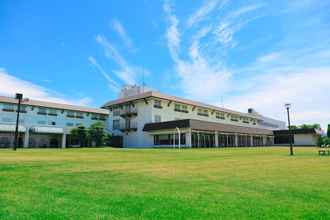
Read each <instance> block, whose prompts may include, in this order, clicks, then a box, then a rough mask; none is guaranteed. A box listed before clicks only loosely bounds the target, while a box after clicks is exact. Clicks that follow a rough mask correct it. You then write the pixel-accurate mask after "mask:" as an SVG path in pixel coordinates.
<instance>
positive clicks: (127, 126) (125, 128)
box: [119, 122, 137, 132]
mask: <svg viewBox="0 0 330 220" xmlns="http://www.w3.org/2000/svg"><path fill="white" fill-rule="evenodd" d="M119 130H120V131H122V132H131V131H137V122H130V123H121V124H120V126H119Z"/></svg>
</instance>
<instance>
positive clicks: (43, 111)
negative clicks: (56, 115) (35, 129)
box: [38, 107, 47, 115]
mask: <svg viewBox="0 0 330 220" xmlns="http://www.w3.org/2000/svg"><path fill="white" fill-rule="evenodd" d="M38 115H47V109H46V108H44V107H39V110H38Z"/></svg>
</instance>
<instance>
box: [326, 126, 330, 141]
mask: <svg viewBox="0 0 330 220" xmlns="http://www.w3.org/2000/svg"><path fill="white" fill-rule="evenodd" d="M327 136H328V138H330V124H328V131H327Z"/></svg>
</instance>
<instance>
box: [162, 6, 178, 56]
mask: <svg viewBox="0 0 330 220" xmlns="http://www.w3.org/2000/svg"><path fill="white" fill-rule="evenodd" d="M163 9H164V11H165V14H166V18H167V21H168V23H169V27H168V28H167V30H166V40H167V46H168V48H169V50H170V54H171V56H172V58H173V59H174V60H177V59H178V57H177V56H178V52H179V47H180V32H179V30H178V25H179V20H178V19H177V17H176V16H175V15H174V14H173V6H172V5H171V4H170V2H169V1H165V2H164V5H163Z"/></svg>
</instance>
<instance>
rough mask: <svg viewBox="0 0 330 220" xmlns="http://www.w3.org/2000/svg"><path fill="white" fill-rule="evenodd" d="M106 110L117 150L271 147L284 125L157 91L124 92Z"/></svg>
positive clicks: (106, 105)
mask: <svg viewBox="0 0 330 220" xmlns="http://www.w3.org/2000/svg"><path fill="white" fill-rule="evenodd" d="M128 90H129V89H128ZM137 90H140V89H139V88H138V89H137ZM102 108H106V109H109V111H110V114H109V125H108V126H109V130H110V131H111V133H112V134H113V136H114V140H116V141H115V142H114V145H117V146H118V147H135V148H139V147H178V146H179V145H180V147H233V146H266V145H267V146H269V145H273V144H274V134H273V130H279V129H284V128H285V126H286V125H285V122H282V121H279V120H275V119H271V118H268V117H264V116H262V115H260V114H258V113H257V112H255V111H254V110H253V109H249V110H248V112H247V113H243V112H238V111H233V110H230V109H226V108H220V107H217V106H213V105H208V104H204V103H200V102H196V101H192V100H188V99H183V98H179V97H175V96H170V95H166V94H163V93H160V92H156V91H148V92H141V91H138V92H136V91H135V92H127V91H124V92H122V95H121V97H120V98H119V99H117V100H113V101H110V102H107V103H106V104H104V106H103V107H102Z"/></svg>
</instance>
